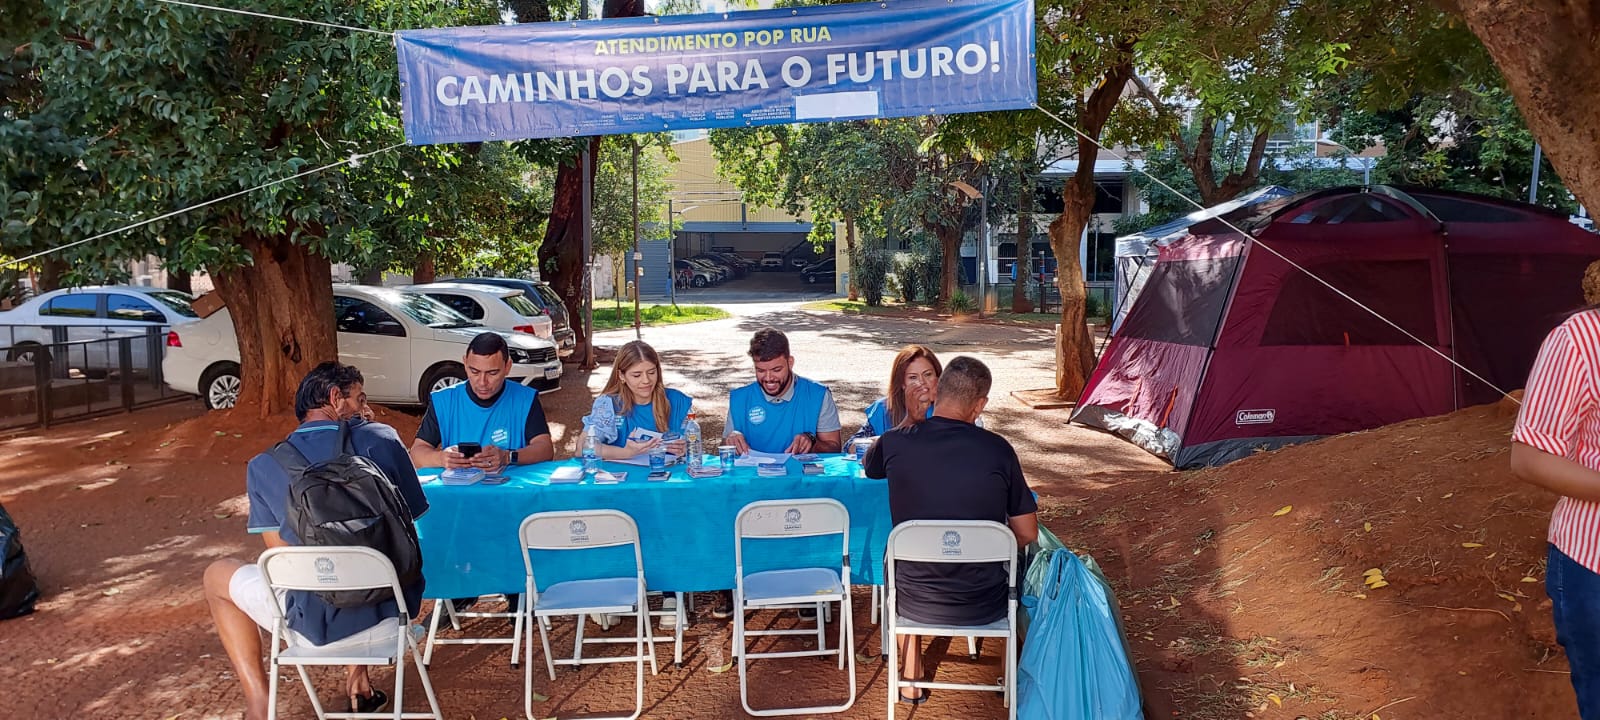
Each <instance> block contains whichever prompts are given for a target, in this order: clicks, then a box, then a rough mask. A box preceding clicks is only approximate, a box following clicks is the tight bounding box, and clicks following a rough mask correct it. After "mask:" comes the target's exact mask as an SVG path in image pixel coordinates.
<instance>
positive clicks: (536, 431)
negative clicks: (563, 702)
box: [411, 332, 555, 610]
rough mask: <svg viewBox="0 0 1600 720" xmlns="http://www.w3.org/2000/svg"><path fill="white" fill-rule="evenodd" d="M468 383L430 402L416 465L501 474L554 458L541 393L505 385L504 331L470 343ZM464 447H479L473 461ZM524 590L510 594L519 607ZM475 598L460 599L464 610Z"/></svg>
mask: <svg viewBox="0 0 1600 720" xmlns="http://www.w3.org/2000/svg"><path fill="white" fill-rule="evenodd" d="M461 364H462V366H463V367H464V368H465V369H466V371H467V381H466V382H464V383H457V384H455V385H452V386H450V387H447V388H444V389H442V390H435V391H434V392H433V395H432V396H430V398H429V403H428V411H427V413H425V414H424V415H423V416H422V425H421V427H418V428H417V439H416V440H413V441H412V442H411V462H412V464H414V465H416V466H417V467H419V468H425V467H442V468H466V467H476V468H481V469H482V470H483V471H484V472H489V473H497V472H500V471H501V470H504V469H505V468H506V467H508V466H511V465H527V464H530V463H537V462H544V461H546V460H550V459H552V458H554V457H555V444H554V443H552V442H551V440H550V424H549V423H548V422H546V421H545V417H544V408H543V407H541V406H540V405H539V397H538V396H539V391H538V390H535V389H533V388H530V387H528V386H526V385H522V384H520V383H514V382H506V380H507V379H508V378H509V377H510V374H511V348H510V347H508V346H507V345H506V339H505V338H504V337H501V336H500V334H499V333H493V332H486V333H481V334H479V335H478V336H477V337H475V338H473V339H472V342H471V343H468V344H467V354H466V357H463V358H462V359H461ZM461 443H477V444H478V446H479V448H480V449H479V451H478V453H477V454H475V455H473V456H472V457H467V456H466V455H463V454H462V453H461V452H460V451H459V450H458V449H457V447H458V446H459V445H460V444H461ZM521 591H522V590H521V589H520V588H517V589H513V590H509V591H508V592H506V593H505V596H506V599H507V602H508V603H510V604H511V608H512V609H513V610H514V609H515V608H516V602H517V593H519V592H521ZM475 601H476V599H475V598H457V599H456V600H454V601H453V602H454V603H455V606H456V609H457V610H465V609H466V608H467V607H469V606H471V605H472V603H474V602H475Z"/></svg>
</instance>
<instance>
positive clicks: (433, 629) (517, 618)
mask: <svg viewBox="0 0 1600 720" xmlns="http://www.w3.org/2000/svg"><path fill="white" fill-rule="evenodd" d="M489 597H496V596H494V595H485V596H483V597H482V598H479V602H482V601H483V598H489ZM505 600H506V604H507V605H508V606H509V605H510V604H511V603H512V602H514V601H515V596H514V594H513V595H506V596H505ZM441 617H442V618H445V619H447V620H449V621H450V629H452V630H455V631H456V632H461V619H462V618H505V619H508V620H510V621H511V634H510V635H491V636H489V637H470V638H442V637H439V619H440V618H441ZM521 617H522V613H521V612H520V611H518V610H512V609H511V608H510V607H507V608H506V610H505V612H490V611H486V610H458V609H456V605H455V602H453V601H451V600H447V599H443V598H441V599H438V600H434V601H433V618H432V619H431V620H429V621H428V640H427V642H425V643H424V644H423V651H422V663H423V664H424V665H432V664H433V648H434V646H435V645H510V646H511V667H516V666H517V665H518V664H519V662H520V660H521V658H520V654H521V651H522V621H521Z"/></svg>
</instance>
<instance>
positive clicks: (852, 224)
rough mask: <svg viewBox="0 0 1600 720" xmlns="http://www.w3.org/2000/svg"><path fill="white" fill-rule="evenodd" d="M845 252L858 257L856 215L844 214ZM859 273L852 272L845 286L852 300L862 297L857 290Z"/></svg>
mask: <svg viewBox="0 0 1600 720" xmlns="http://www.w3.org/2000/svg"><path fill="white" fill-rule="evenodd" d="M844 254H845V257H847V258H850V259H851V260H855V259H856V217H855V216H854V215H846V216H844ZM852 269H854V268H852ZM857 274H859V273H855V272H852V273H850V282H849V283H847V284H846V287H845V290H846V291H847V292H848V293H849V295H850V299H851V300H852V301H854V300H858V299H860V293H859V292H857V291H856V275H857Z"/></svg>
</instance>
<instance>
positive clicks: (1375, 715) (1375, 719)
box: [1372, 713, 1383, 720]
mask: <svg viewBox="0 0 1600 720" xmlns="http://www.w3.org/2000/svg"><path fill="white" fill-rule="evenodd" d="M1372 720H1383V718H1381V717H1378V714H1377V713H1373V714H1372Z"/></svg>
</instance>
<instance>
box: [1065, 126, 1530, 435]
mask: <svg viewBox="0 0 1600 720" xmlns="http://www.w3.org/2000/svg"><path fill="white" fill-rule="evenodd" d="M1034 109H1035V110H1038V111H1039V112H1041V113H1044V114H1045V115H1046V116H1048V117H1049V118H1050V119H1052V120H1055V121H1056V122H1058V123H1060V124H1061V126H1062V127H1064V128H1066V129H1068V130H1071V131H1072V132H1073V133H1074V134H1076V135H1077V136H1078V137H1081V138H1083V139H1084V140H1088V141H1089V142H1091V143H1094V146H1095V147H1097V148H1100V149H1101V150H1103V151H1105V152H1106V154H1108V155H1110V156H1112V157H1114V158H1116V159H1118V160H1121V161H1122V162H1123V164H1125V165H1127V166H1128V167H1130V168H1132V169H1133V171H1134V172H1137V173H1139V174H1140V175H1143V176H1145V177H1147V178H1150V179H1151V180H1153V181H1154V182H1155V183H1156V184H1157V185H1160V186H1161V187H1163V188H1166V190H1167V191H1168V192H1170V193H1172V194H1173V195H1177V196H1178V197H1179V198H1182V199H1183V201H1184V202H1187V203H1189V204H1190V205H1193V206H1195V208H1197V209H1200V210H1205V209H1206V206H1204V205H1201V204H1200V203H1199V202H1197V201H1196V200H1194V199H1193V198H1191V197H1189V196H1188V195H1185V194H1183V193H1181V192H1178V191H1177V190H1175V189H1173V187H1172V186H1171V185H1168V184H1166V183H1165V182H1162V181H1161V178H1158V177H1156V176H1154V175H1151V174H1150V173H1148V172H1146V171H1145V170H1144V168H1140V167H1136V166H1135V165H1134V164H1133V163H1132V162H1130V161H1129V160H1128V157H1127V155H1125V154H1122V153H1119V152H1117V151H1115V150H1112V149H1111V148H1108V147H1106V146H1105V145H1102V144H1100V141H1099V140H1096V139H1095V138H1092V137H1089V136H1088V134H1086V133H1084V132H1083V131H1082V130H1079V129H1078V128H1076V127H1074V126H1073V125H1072V123H1069V122H1067V121H1066V120H1063V119H1061V116H1059V115H1056V114H1055V113H1053V112H1050V111H1049V110H1046V109H1044V108H1042V107H1039V106H1038V105H1035V106H1034ZM1215 219H1216V220H1217V221H1219V222H1221V223H1222V224H1223V225H1226V226H1227V227H1228V229H1230V230H1232V231H1234V232H1236V233H1239V235H1240V236H1241V237H1246V238H1250V239H1251V241H1253V242H1254V243H1255V244H1256V245H1259V246H1261V248H1262V249H1263V250H1266V251H1267V252H1269V253H1272V254H1273V255H1275V256H1276V257H1277V258H1278V259H1279V260H1282V261H1284V262H1285V263H1287V264H1288V265H1289V266H1290V267H1292V268H1294V269H1295V270H1298V271H1300V272H1302V273H1305V275H1306V276H1307V277H1309V278H1311V279H1312V280H1315V281H1317V282H1318V283H1320V284H1321V285H1322V286H1323V287H1325V288H1327V289H1329V290H1332V291H1333V292H1334V294H1336V295H1338V296H1339V297H1342V298H1344V299H1346V300H1349V301H1350V302H1351V303H1353V304H1354V305H1355V306H1356V307H1358V308H1361V309H1362V310H1365V311H1367V312H1368V313H1369V314H1371V315H1372V316H1373V317H1375V318H1377V319H1379V320H1382V321H1383V322H1384V323H1385V324H1387V325H1388V326H1389V327H1392V328H1394V329H1395V330H1398V331H1400V334H1402V335H1405V336H1406V337H1408V338H1411V340H1412V342H1415V343H1416V344H1418V345H1421V346H1422V347H1425V348H1427V349H1428V350H1429V351H1431V352H1432V353H1433V354H1435V355H1438V356H1439V357H1441V358H1444V361H1445V362H1448V363H1450V364H1451V365H1454V366H1455V367H1456V368H1457V369H1459V370H1460V371H1462V372H1464V373H1466V374H1468V375H1471V376H1472V377H1473V378H1474V379H1476V380H1477V381H1478V382H1481V383H1483V384H1484V385H1487V386H1489V388H1490V389H1492V390H1494V391H1495V392H1497V393H1500V394H1501V395H1502V396H1504V397H1505V398H1506V399H1507V400H1510V401H1511V402H1513V403H1516V404H1518V405H1521V404H1522V401H1520V400H1518V399H1516V398H1514V397H1512V396H1511V393H1508V392H1506V391H1505V390H1502V389H1501V388H1500V387H1499V386H1498V385H1495V384H1494V383H1492V382H1489V381H1488V380H1487V379H1485V378H1484V377H1483V376H1482V375H1479V374H1478V373H1476V372H1473V371H1472V368H1469V367H1467V366H1465V365H1462V364H1461V363H1459V362H1457V361H1456V359H1455V358H1453V357H1450V356H1449V355H1446V354H1445V353H1443V352H1441V351H1440V350H1439V348H1436V347H1434V346H1432V345H1430V344H1428V343H1427V342H1425V341H1423V339H1422V338H1419V337H1417V336H1416V335H1413V334H1412V333H1411V332H1410V331H1409V330H1406V329H1405V328H1403V327H1400V325H1398V324H1397V323H1395V321H1393V320H1390V319H1389V318H1387V317H1384V316H1383V314H1382V313H1380V312H1378V311H1377V310H1374V309H1372V308H1371V307H1368V306H1367V305H1366V304H1365V303H1363V302H1361V301H1360V300H1357V299H1355V298H1353V297H1351V296H1350V294H1349V293H1346V292H1345V291H1343V290H1340V289H1339V288H1336V287H1334V286H1333V284H1332V283H1330V282H1328V281H1327V280H1324V279H1322V277H1321V276H1319V275H1317V274H1316V273H1314V272H1311V271H1310V270H1307V269H1306V268H1305V266H1303V265H1301V264H1300V263H1297V262H1295V261H1293V260H1291V259H1289V258H1288V257H1287V256H1285V255H1284V254H1283V253H1281V252H1278V251H1277V250H1276V249H1274V248H1273V247H1272V246H1271V245H1268V244H1266V243H1264V242H1262V241H1261V238H1258V237H1254V236H1252V235H1251V234H1250V233H1247V232H1245V231H1243V230H1241V229H1239V226H1237V225H1234V224H1233V223H1231V222H1229V221H1228V219H1227V218H1225V217H1223V216H1220V215H1219V216H1217V217H1216V218H1215Z"/></svg>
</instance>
